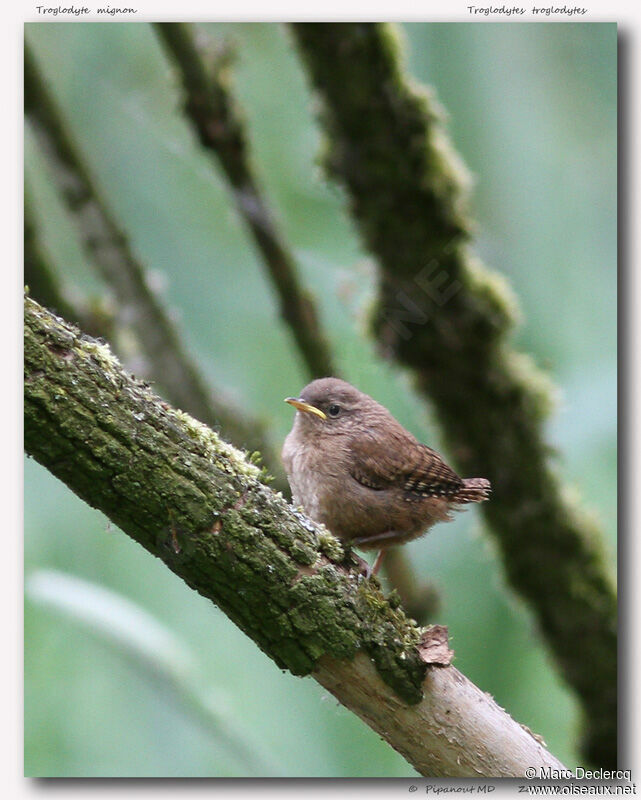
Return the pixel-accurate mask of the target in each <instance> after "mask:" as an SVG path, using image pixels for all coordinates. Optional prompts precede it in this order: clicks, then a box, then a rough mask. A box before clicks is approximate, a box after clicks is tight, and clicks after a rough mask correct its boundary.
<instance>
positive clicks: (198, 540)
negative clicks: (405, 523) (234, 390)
mask: <svg viewBox="0 0 641 800" xmlns="http://www.w3.org/2000/svg"><path fill="white" fill-rule="evenodd" d="M24 357H25V398H24V408H25V428H24V432H25V448H26V450H27V452H28V453H29V454H31V455H32V456H33V457H34V458H36V459H37V460H38V461H39V462H40V463H41V464H43V465H44V466H45V467H46V468H47V469H49V470H50V471H51V472H52V473H53V474H54V475H56V476H57V477H58V478H60V479H61V480H62V481H64V482H65V483H66V484H67V485H68V486H69V488H71V489H72V490H73V491H74V492H75V493H76V494H77V495H78V496H79V497H81V498H82V499H84V500H85V501H86V502H87V503H89V504H90V505H92V506H94V507H96V508H98V509H100V510H101V511H103V512H104V513H105V514H107V515H108V516H109V517H110V519H112V520H113V521H114V522H115V523H116V524H117V525H118V526H119V527H120V528H121V529H122V530H123V531H124V532H125V533H127V534H128V535H129V536H131V537H132V538H133V539H135V540H136V541H137V542H139V543H140V544H141V545H142V546H143V547H145V548H146V549H147V550H148V551H149V552H151V553H152V554H153V555H155V556H157V557H158V558H160V559H161V560H162V561H163V562H164V563H165V564H166V565H167V566H168V567H169V569H171V570H172V571H173V572H175V573H176V574H177V575H179V576H180V577H181V578H183V580H184V581H185V582H186V583H187V584H188V585H189V586H191V587H192V588H193V589H196V590H197V591H199V592H200V593H201V594H202V595H204V596H205V597H208V598H210V599H211V600H213V601H214V602H215V603H216V604H217V605H219V606H220V607H221V609H222V610H223V611H225V613H226V614H227V615H228V616H229V617H230V619H232V620H233V621H234V622H235V623H236V624H237V625H238V626H239V627H240V628H241V629H242V630H243V631H244V632H245V633H247V635H249V636H250V637H251V638H252V639H253V640H254V641H255V642H256V644H257V645H258V646H259V647H260V648H261V649H262V650H263V651H264V652H265V653H266V654H267V655H268V656H270V657H271V658H272V659H273V660H274V661H275V662H276V664H277V665H278V666H279V667H281V668H286V669H289V670H290V671H291V672H292V673H294V674H295V675H307V674H310V673H311V674H313V675H314V677H315V678H316V679H317V680H318V681H319V682H320V683H321V684H322V685H324V686H326V687H327V688H328V689H329V690H330V691H331V692H332V693H333V694H334V695H335V696H336V697H337V698H338V699H339V700H340V701H341V702H342V703H343V704H345V705H346V706H348V707H349V708H351V709H352V710H353V711H355V713H357V714H358V715H359V716H360V717H361V718H362V719H364V720H365V721H366V722H367V724H369V725H370V726H371V727H372V728H374V730H376V731H377V732H378V733H379V734H380V735H381V736H382V737H383V738H385V739H386V740H387V741H388V742H389V743H390V744H391V745H392V746H393V747H395V748H396V749H397V750H398V751H399V752H401V753H402V754H403V755H404V756H405V757H406V758H407V759H408V761H410V763H412V764H413V765H414V766H415V767H416V768H417V769H418V770H419V771H420V772H421V773H422V774H424V775H434V776H478V775H484V776H493V777H500V776H518V775H523V774H524V770H525V769H526V768H527V767H533V768H535V769H536V768H540V767H543V766H547V767H552V768H555V769H563V766H562V765H561V764H560V763H559V762H558V761H557V760H556V759H555V758H554V757H553V756H551V755H550V754H549V753H548V752H547V751H546V750H545V748H544V747H543V746H542V745H541V743H540V742H539V741H538V740H537V739H536V738H535V737H533V736H532V734H531V733H529V731H527V730H526V729H524V728H523V727H522V726H520V725H518V724H517V723H515V722H514V721H513V720H512V719H511V718H510V717H509V716H508V715H507V714H506V713H505V712H504V711H503V710H502V709H500V708H499V707H498V706H497V705H496V703H494V701H493V700H492V699H491V698H490V697H489V696H487V695H486V694H484V693H483V692H481V691H480V690H479V689H477V688H476V687H474V686H473V685H472V684H471V683H470V682H469V681H468V680H467V679H466V678H465V677H464V676H462V675H461V674H460V673H459V672H458V671H457V670H456V669H454V668H453V667H449V666H443V667H437V666H432V664H434V663H435V662H436V663H443V661H445V663H447V662H448V660H449V658H448V657H446V658H444V654H443V651H445V655H447V652H448V651H447V647H446V645H444V644H443V642H442V641H440V639H442V630H443V629H439V628H438V627H435V628H428V629H426V630H425V631H421V630H420V629H418V628H417V627H416V626H415V625H413V624H412V623H411V622H410V621H409V620H408V619H407V618H406V617H405V615H404V614H403V612H402V610H400V609H399V608H395V607H393V606H392V605H390V604H389V603H388V602H387V601H386V600H385V598H384V597H383V595H382V594H381V592H380V590H379V586H378V583H377V582H376V581H375V580H363V579H362V577H361V576H360V575H359V574H358V572H357V570H355V569H354V567H355V562H354V561H353V559H352V557H351V555H350V554H349V553H347V554H346V553H345V552H344V550H343V547H342V546H341V543H340V542H339V541H338V540H337V539H336V538H335V537H333V536H332V535H331V534H330V533H329V532H328V531H326V530H325V529H324V528H322V527H320V526H317V525H314V524H312V523H310V521H309V520H307V519H306V518H304V517H303V516H301V515H300V514H298V513H297V512H295V511H294V510H293V509H292V508H291V507H290V506H288V505H287V504H286V503H285V501H284V500H283V498H282V497H281V496H280V495H279V494H274V492H272V491H271V490H270V489H268V488H267V487H266V486H265V485H264V484H263V483H262V482H261V481H260V471H259V469H258V468H257V467H256V466H254V465H253V464H252V463H250V462H249V461H247V460H246V458H245V457H244V455H243V454H242V453H241V452H239V451H237V450H236V449H235V448H233V447H232V446H231V445H228V444H226V443H225V442H223V441H222V440H221V439H220V438H219V437H218V436H217V435H216V434H215V433H214V432H212V431H211V430H209V429H208V428H206V427H205V426H204V425H202V424H201V423H199V422H197V421H196V420H195V419H193V418H191V417H189V416H188V415H187V414H184V413H183V412H180V411H176V410H174V409H173V408H171V407H169V406H168V405H167V404H166V403H164V402H162V401H161V400H160V399H159V398H158V397H156V396H155V395H153V394H152V392H151V391H150V390H149V388H148V387H147V386H146V384H144V383H142V382H141V381H140V380H137V379H135V378H133V377H132V376H130V375H127V374H126V373H125V372H124V371H123V370H122V368H121V367H120V365H119V363H118V362H117V360H116V359H115V358H114V356H113V355H112V354H111V352H110V350H109V348H108V347H107V346H105V345H102V344H99V343H98V342H96V341H95V340H92V339H90V338H89V337H86V336H84V335H82V334H81V333H80V332H79V331H78V330H77V329H76V328H74V327H73V326H71V325H69V324H67V323H65V322H64V321H63V320H61V319H60V318H58V317H55V316H54V315H53V314H51V313H50V312H49V311H47V310H46V309H44V308H42V307H41V306H39V305H38V304H37V303H36V302H34V301H33V300H31V299H29V298H26V299H25V341H24ZM437 651H438V654H437V655H432V656H428V655H426V653H428V652H432V653H435V652H437Z"/></svg>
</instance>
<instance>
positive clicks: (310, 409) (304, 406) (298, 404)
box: [285, 397, 327, 419]
mask: <svg viewBox="0 0 641 800" xmlns="http://www.w3.org/2000/svg"><path fill="white" fill-rule="evenodd" d="M285 402H286V403H289V405H290V406H294V408H297V409H298V410H299V411H306V412H307V413H308V414H316V416H317V417H320V418H321V419H327V416H326V414H324V413H323V412H322V411H321V410H320V408H316V406H310V404H309V403H305V402H304V401H303V400H298V399H297V398H296V397H286V398H285Z"/></svg>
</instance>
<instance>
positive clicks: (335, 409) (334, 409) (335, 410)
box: [327, 403, 341, 417]
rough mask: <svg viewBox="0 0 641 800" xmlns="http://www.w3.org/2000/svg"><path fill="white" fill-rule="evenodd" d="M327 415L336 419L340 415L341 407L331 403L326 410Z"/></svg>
mask: <svg viewBox="0 0 641 800" xmlns="http://www.w3.org/2000/svg"><path fill="white" fill-rule="evenodd" d="M327 413H328V414H329V416H330V417H337V416H338V415H339V414H340V413H341V407H340V406H337V405H336V403H332V404H331V406H330V407H329V408H328V409H327Z"/></svg>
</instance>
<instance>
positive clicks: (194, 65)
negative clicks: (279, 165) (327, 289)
mask: <svg viewBox="0 0 641 800" xmlns="http://www.w3.org/2000/svg"><path fill="white" fill-rule="evenodd" d="M154 28H155V30H156V33H157V34H158V38H159V39H160V41H161V42H162V43H163V45H164V47H165V50H166V52H167V54H168V56H169V57H170V59H171V60H172V62H173V63H174V65H175V67H176V70H177V73H178V75H179V77H180V81H181V83H182V86H183V88H184V92H185V100H184V106H185V113H186V114H187V116H188V118H189V119H190V120H191V122H192V124H193V126H194V128H195V129H196V132H197V133H198V137H199V139H200V142H201V144H202V145H203V147H204V148H205V149H206V150H207V151H208V152H210V153H213V154H214V155H215V156H216V157H217V159H218V162H219V163H220V166H221V167H222V169H223V171H224V173H225V176H226V177H227V180H228V181H229V184H230V186H231V189H232V192H233V196H234V200H235V202H236V207H237V209H238V213H239V214H240V216H241V218H242V219H243V220H244V222H245V224H246V225H247V228H248V230H249V232H250V234H251V236H252V238H253V240H254V242H255V244H256V247H257V248H258V250H259V252H260V255H261V256H262V263H263V264H264V266H265V267H266V270H267V275H268V277H269V279H270V281H271V283H272V285H273V287H274V290H275V291H276V294H277V296H278V300H279V303H280V313H281V316H282V318H283V319H284V320H285V322H286V323H287V325H288V326H289V328H290V331H291V333H292V336H293V338H294V341H295V342H296V345H297V348H298V350H299V352H300V354H301V356H302V358H303V362H304V364H305V367H306V370H307V373H308V374H309V376H310V378H321V377H325V376H328V375H337V374H338V373H337V371H336V367H335V365H334V363H333V358H332V354H331V352H330V348H329V344H328V340H327V337H326V335H325V332H324V331H323V330H322V329H321V324H320V320H319V314H318V311H317V309H316V306H315V303H314V300H313V298H312V296H311V295H310V293H309V292H308V291H306V290H305V289H304V288H303V286H302V284H301V281H300V278H299V276H298V269H297V266H296V262H295V260H294V257H293V255H292V254H291V252H290V250H289V248H288V247H287V245H286V243H285V240H284V238H283V236H282V234H281V233H280V232H279V231H278V228H277V226H276V223H275V220H274V218H273V215H272V214H271V212H270V209H269V206H268V205H267V202H266V200H265V198H264V197H263V194H262V192H261V190H260V187H259V185H258V181H257V179H256V177H255V175H254V172H253V170H252V167H251V164H250V158H249V153H248V149H249V148H248V143H247V136H246V134H245V130H244V126H243V122H242V119H241V116H240V113H239V111H238V108H237V106H236V104H235V102H234V98H233V96H232V94H231V92H230V91H229V89H228V87H227V82H226V80H225V79H224V77H223V74H222V73H223V65H221V64H214V65H213V68H212V69H208V68H207V66H206V65H205V63H204V60H203V57H202V55H201V52H200V50H199V48H198V44H197V36H196V32H195V29H194V26H192V25H190V24H189V23H185V22H171V23H166V22H157V23H154Z"/></svg>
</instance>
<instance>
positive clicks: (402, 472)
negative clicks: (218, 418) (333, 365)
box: [282, 377, 491, 577]
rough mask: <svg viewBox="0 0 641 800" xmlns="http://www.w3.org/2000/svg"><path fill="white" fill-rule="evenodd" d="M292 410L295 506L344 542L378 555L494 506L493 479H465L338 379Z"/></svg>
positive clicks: (306, 394) (311, 391)
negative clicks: (458, 516) (490, 502)
mask: <svg viewBox="0 0 641 800" xmlns="http://www.w3.org/2000/svg"><path fill="white" fill-rule="evenodd" d="M285 402H286V403H289V404H290V405H291V406H293V407H294V408H295V409H296V415H295V417H294V424H293V426H292V429H291V431H290V432H289V434H288V435H287V438H286V439H285V442H284V444H283V449H282V460H283V464H284V466H285V471H286V473H287V478H288V480H289V485H290V488H291V490H292V502H293V504H294V505H296V506H299V507H302V508H303V510H304V512H305V513H306V514H307V516H308V517H310V519H312V520H313V521H315V522H319V523H323V524H324V525H325V526H326V527H327V528H328V529H329V530H330V531H331V532H332V533H333V534H334V535H335V536H337V537H338V538H339V539H340V540H341V541H343V542H345V543H347V544H349V545H350V546H354V547H356V548H359V549H361V550H374V549H375V550H378V555H377V556H376V559H375V561H374V564H373V566H372V567H367V569H366V576H367V577H370V576H371V575H375V574H376V573H377V572H378V570H379V569H380V566H381V564H382V562H383V558H384V556H385V552H386V551H387V549H388V548H389V547H392V546H394V545H401V544H404V543H406V542H409V541H411V540H413V539H416V538H417V537H419V536H421V535H422V534H424V533H425V532H427V530H428V529H429V528H430V527H431V526H432V525H434V524H435V523H436V522H440V521H448V520H451V519H452V514H451V512H452V511H454V510H457V509H458V508H459V507H460V506H462V505H465V504H467V503H480V502H482V501H484V500H487V499H488V498H489V496H490V493H491V485H490V482H489V480H487V479H486V478H460V477H459V476H458V475H457V474H456V472H455V471H454V470H453V469H452V468H451V467H449V466H448V465H447V464H446V463H445V461H444V460H443V458H442V457H441V456H440V455H439V454H438V453H437V452H436V451H435V450H433V449H432V448H431V447H428V446H427V445H425V444H422V443H421V442H419V441H418V440H417V439H416V438H415V437H414V436H413V435H412V434H411V433H410V432H409V431H408V430H406V429H405V428H404V427H403V426H402V425H401V424H400V422H398V421H397V420H396V419H395V418H394V417H393V416H392V414H391V413H390V412H389V411H388V410H387V408H385V406H383V405H381V404H380V403H378V402H376V400H374V399H373V398H372V397H370V396H369V395H367V394H364V393H363V392H361V391H359V390H358V389H356V388H355V387H354V386H352V385H351V384H349V383H347V382H346V381H343V380H340V379H339V378H331V377H330V378H319V379H316V380H314V381H312V382H311V383H309V384H308V385H307V386H305V388H304V389H303V390H302V391H301V393H300V395H299V396H298V397H286V398H285Z"/></svg>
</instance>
